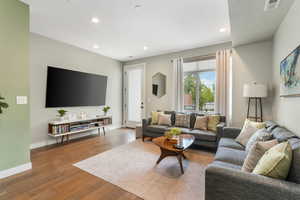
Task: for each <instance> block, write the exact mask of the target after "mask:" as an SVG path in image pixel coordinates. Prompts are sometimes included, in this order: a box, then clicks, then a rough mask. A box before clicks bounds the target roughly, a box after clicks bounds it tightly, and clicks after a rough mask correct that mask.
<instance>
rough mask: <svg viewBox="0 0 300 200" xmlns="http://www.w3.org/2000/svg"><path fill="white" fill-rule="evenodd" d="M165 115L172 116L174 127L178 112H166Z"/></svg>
mask: <svg viewBox="0 0 300 200" xmlns="http://www.w3.org/2000/svg"><path fill="white" fill-rule="evenodd" d="M164 113H165V114H167V115H171V124H172V126H174V124H175V115H176V112H175V111H164Z"/></svg>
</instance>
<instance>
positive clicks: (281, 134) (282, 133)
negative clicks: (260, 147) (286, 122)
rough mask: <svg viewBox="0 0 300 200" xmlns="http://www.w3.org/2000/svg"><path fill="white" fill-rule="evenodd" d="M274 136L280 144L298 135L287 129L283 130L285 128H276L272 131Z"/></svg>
mask: <svg viewBox="0 0 300 200" xmlns="http://www.w3.org/2000/svg"><path fill="white" fill-rule="evenodd" d="M272 135H273V137H274V138H276V139H277V140H278V142H284V141H287V140H288V139H290V138H294V137H296V135H295V134H294V133H292V132H290V131H289V130H287V129H286V128H283V127H276V128H275V129H274V130H273V131H272Z"/></svg>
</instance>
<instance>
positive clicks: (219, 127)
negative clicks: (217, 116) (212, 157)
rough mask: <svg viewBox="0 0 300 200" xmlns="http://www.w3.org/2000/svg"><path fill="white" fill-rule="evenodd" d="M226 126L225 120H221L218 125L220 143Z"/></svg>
mask: <svg viewBox="0 0 300 200" xmlns="http://www.w3.org/2000/svg"><path fill="white" fill-rule="evenodd" d="M225 126H226V123H225V122H221V123H219V124H218V125H217V143H219V141H220V139H221V137H222V136H223V129H224V127H225Z"/></svg>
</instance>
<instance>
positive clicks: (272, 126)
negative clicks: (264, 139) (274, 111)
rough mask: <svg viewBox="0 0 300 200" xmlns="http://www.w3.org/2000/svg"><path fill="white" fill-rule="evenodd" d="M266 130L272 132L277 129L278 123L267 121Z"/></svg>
mask: <svg viewBox="0 0 300 200" xmlns="http://www.w3.org/2000/svg"><path fill="white" fill-rule="evenodd" d="M265 123H266V129H267V130H268V131H270V132H272V131H273V130H274V129H275V128H276V127H278V126H279V125H278V124H277V123H276V122H273V121H266V122H265Z"/></svg>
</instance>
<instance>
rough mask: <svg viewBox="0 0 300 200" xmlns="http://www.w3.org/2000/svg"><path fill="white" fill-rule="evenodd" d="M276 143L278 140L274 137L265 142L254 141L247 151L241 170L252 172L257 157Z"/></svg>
mask: <svg viewBox="0 0 300 200" xmlns="http://www.w3.org/2000/svg"><path fill="white" fill-rule="evenodd" d="M277 144H278V141H277V140H276V139H274V140H270V141H266V142H255V143H254V144H253V145H252V146H251V147H250V150H249V152H248V153H247V156H246V159H245V161H244V164H243V167H242V171H244V172H252V171H253V169H254V168H255V166H256V165H257V163H258V161H259V159H260V158H261V157H263V155H264V154H265V152H266V151H268V150H269V149H270V148H272V147H273V146H275V145H277Z"/></svg>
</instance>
